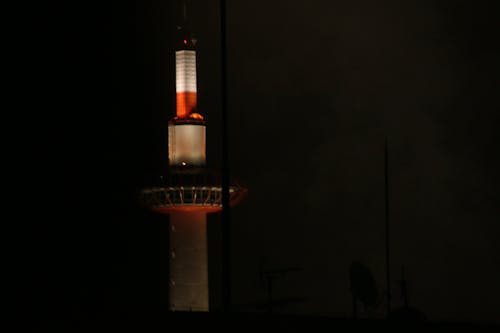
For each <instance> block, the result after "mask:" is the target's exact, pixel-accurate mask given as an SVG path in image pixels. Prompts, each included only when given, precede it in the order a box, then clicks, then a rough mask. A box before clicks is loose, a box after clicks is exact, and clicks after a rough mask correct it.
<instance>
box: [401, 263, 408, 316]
mask: <svg viewBox="0 0 500 333" xmlns="http://www.w3.org/2000/svg"><path fill="white" fill-rule="evenodd" d="M400 285H401V297H402V298H403V300H404V304H405V308H407V307H408V285H407V283H406V278H405V266H404V265H403V266H401V281H400Z"/></svg>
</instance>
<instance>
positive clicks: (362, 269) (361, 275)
mask: <svg viewBox="0 0 500 333" xmlns="http://www.w3.org/2000/svg"><path fill="white" fill-rule="evenodd" d="M349 279H350V282H351V293H352V297H353V302H356V301H360V302H361V303H363V305H364V306H365V308H366V307H376V306H377V305H378V290H377V285H376V283H375V279H374V278H373V275H372V273H371V272H370V269H369V268H368V267H366V266H365V265H363V264H361V263H360V262H357V261H355V262H353V263H352V264H351V267H350V269H349ZM354 305H355V304H354Z"/></svg>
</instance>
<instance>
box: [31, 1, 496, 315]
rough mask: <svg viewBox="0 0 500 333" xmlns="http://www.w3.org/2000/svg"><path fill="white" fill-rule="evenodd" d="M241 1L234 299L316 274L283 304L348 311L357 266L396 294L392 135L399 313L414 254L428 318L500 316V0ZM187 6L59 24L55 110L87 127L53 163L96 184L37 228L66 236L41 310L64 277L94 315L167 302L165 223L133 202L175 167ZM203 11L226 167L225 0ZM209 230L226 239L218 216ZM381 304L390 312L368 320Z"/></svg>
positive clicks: (298, 283)
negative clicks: (177, 81) (172, 143)
mask: <svg viewBox="0 0 500 333" xmlns="http://www.w3.org/2000/svg"><path fill="white" fill-rule="evenodd" d="M228 2H229V3H230V4H229V5H228V18H227V22H228V26H227V27H228V39H227V45H228V67H227V68H228V73H229V76H228V83H229V89H228V96H229V98H228V106H229V111H228V112H229V126H230V127H229V130H230V137H229V138H230V142H229V145H230V167H231V174H232V175H233V176H234V177H235V178H236V179H238V180H239V181H241V183H243V184H245V185H247V186H248V188H249V194H248V197H247V198H246V200H245V201H244V202H243V203H241V204H240V205H239V206H238V207H237V208H235V209H233V210H232V223H233V233H232V250H233V252H232V258H233V278H234V281H233V287H234V289H233V294H234V295H233V296H234V302H235V303H237V304H243V303H249V302H253V301H259V300H263V299H264V298H265V289H264V288H263V284H262V283H261V281H260V279H259V269H260V268H261V267H263V268H265V269H271V268H286V267H292V266H293V267H295V266H297V267H302V268H303V271H301V272H297V273H291V274H290V275H287V276H286V277H285V278H284V279H282V280H279V283H278V284H277V287H276V296H277V297H288V296H303V297H306V298H307V299H308V301H306V302H303V303H297V304H290V305H287V306H284V307H282V308H280V311H282V312H285V313H300V314H327V315H333V316H348V315H350V313H351V299H350V293H349V277H348V269H349V266H350V264H351V262H353V261H360V262H362V263H363V264H365V265H366V266H368V267H369V268H370V269H371V271H372V273H373V276H374V278H375V280H376V282H377V287H378V289H379V292H381V293H382V292H383V291H384V289H385V265H384V263H385V261H384V251H385V249H384V178H383V175H384V169H383V166H384V155H383V147H384V136H386V135H387V136H388V138H389V169H390V218H391V228H392V230H391V237H392V238H391V260H392V276H391V277H392V281H393V283H392V292H393V295H394V298H393V306H394V307H398V306H400V305H402V302H401V300H400V298H399V297H400V293H399V288H398V284H397V280H399V277H400V274H399V269H400V267H401V265H403V264H404V265H405V266H406V269H407V278H408V283H409V293H410V304H411V305H413V306H415V307H417V308H419V309H421V310H422V311H424V312H425V313H426V315H427V316H428V318H430V319H432V320H450V321H483V322H484V321H497V322H498V318H499V317H498V309H500V287H499V285H498V281H499V280H500V264H499V255H498V254H499V253H500V247H499V245H498V241H497V240H498V235H499V232H500V230H499V212H498V199H494V198H495V197H497V195H495V194H496V192H497V189H498V186H499V184H500V178H499V175H498V172H497V170H498V169H499V168H500V159H499V156H498V148H497V146H498V144H499V143H500V142H499V137H498V130H499V115H498V111H499V105H500V103H499V101H498V74H499V73H498V57H499V54H498V50H497V49H496V48H495V44H496V42H495V41H496V40H497V39H498V36H497V35H498V26H497V22H496V21H497V18H498V12H497V11H494V8H493V6H492V4H493V1H491V2H487V1H478V2H475V3H473V4H472V3H465V2H462V1H451V0H450V1H405V2H401V1H386V0H384V1H377V2H373V1H364V0H354V1H320V0H310V1H261V0H255V1H228ZM174 7H175V6H174V4H173V3H171V2H162V1H145V2H137V3H135V2H117V3H116V4H115V5H114V6H113V8H112V10H111V17H110V16H109V14H110V12H109V11H102V15H101V14H97V15H96V12H97V13H100V12H99V8H93V7H90V6H87V7H85V8H83V7H79V6H78V5H75V6H73V7H71V8H70V9H69V13H70V14H73V16H72V15H68V16H67V17H66V18H64V19H63V20H62V21H63V24H67V25H66V26H67V29H61V28H60V26H56V27H55V29H56V30H58V32H59V34H57V36H56V37H53V40H52V41H51V42H52V43H54V44H58V43H59V41H62V42H63V43H62V44H63V51H62V52H63V55H62V56H60V58H62V59H64V61H63V62H62V63H63V64H64V65H63V66H61V68H60V70H59V71H58V72H57V75H58V77H60V78H62V79H61V80H57V81H58V83H61V82H63V84H61V88H62V91H63V92H64V93H63V94H62V98H61V99H60V100H59V101H60V102H61V103H59V104H57V106H58V107H59V109H58V111H61V112H64V109H66V108H68V109H71V110H73V114H72V115H68V116H67V118H66V120H67V123H69V124H73V125H74V126H65V127H64V126H63V127H61V128H59V127H57V129H58V130H59V131H60V132H58V133H62V134H63V135H66V136H65V138H66V139H65V140H63V141H64V142H63V144H61V143H60V142H59V145H58V147H57V148H56V149H54V155H57V157H55V158H54V161H56V160H57V161H61V163H59V162H58V163H56V165H57V168H55V170H54V168H51V171H52V172H53V173H54V174H58V173H59V172H60V173H61V174H63V175H64V177H62V180H61V184H60V185H61V186H62V188H64V189H65V190H67V191H74V189H75V188H78V189H79V190H78V191H76V192H77V193H75V194H74V196H73V197H71V198H68V197H64V198H61V200H63V202H64V203H65V207H67V209H63V210H57V209H56V208H49V211H48V214H51V216H57V218H54V221H56V222H57V223H54V224H52V225H49V226H44V227H41V226H36V227H35V228H34V229H33V231H34V234H35V235H37V234H40V233H41V234H42V235H44V236H45V237H48V238H47V239H48V241H47V242H46V243H44V245H45V248H44V249H43V250H41V253H42V254H38V256H39V257H36V259H41V258H51V259H46V260H48V261H46V262H44V263H40V260H38V261H37V265H38V266H36V267H37V269H39V268H41V267H43V269H44V271H45V272H47V273H46V274H45V275H44V276H45V278H43V277H42V278H40V279H38V281H37V282H36V283H35V284H34V285H33V288H34V290H35V291H36V292H35V294H36V295H38V298H37V297H35V298H34V303H33V304H34V306H35V307H36V306H37V304H40V302H41V301H40V299H43V297H46V296H48V295H49V294H50V292H49V291H47V290H50V288H49V289H47V290H43V289H44V288H43V287H42V286H45V285H46V284H47V283H48V285H49V286H51V287H53V288H55V289H56V290H58V292H56V294H57V295H58V296H60V298H62V299H63V300H64V301H69V303H71V304H73V305H72V306H70V307H69V309H68V308H65V311H70V313H72V315H73V316H77V317H78V316H82V317H85V316H87V315H88V314H87V312H86V310H85V309H88V308H89V305H88V304H92V302H96V300H98V299H99V303H100V304H101V305H102V304H110V305H109V307H112V306H111V305H113V304H118V303H120V302H122V303H126V304H128V305H129V306H130V307H132V308H139V306H138V305H137V304H134V302H139V301H140V302H142V303H143V304H145V303H148V302H149V303H151V304H153V303H154V304H158V303H162V302H165V300H162V299H161V297H162V295H164V294H162V293H163V292H164V289H162V288H164V286H163V287H162V286H160V284H162V283H164V280H162V279H164V278H165V277H166V275H165V271H164V268H161V267H159V266H161V265H160V264H162V263H164V261H163V260H166V254H165V252H162V251H165V250H166V248H165V245H164V240H165V239H166V237H167V236H166V229H165V226H164V225H165V223H162V222H161V221H162V219H161V218H159V217H156V216H154V215H152V214H150V213H147V212H144V211H141V210H140V209H139V208H137V207H135V206H134V200H133V197H134V193H135V192H134V191H136V190H137V189H138V188H140V186H141V182H142V179H143V178H144V177H145V176H146V175H148V174H152V173H155V172H159V171H160V170H162V168H165V167H166V153H167V152H166V148H167V142H166V130H167V128H166V122H167V121H168V119H169V118H170V117H171V116H172V115H173V114H174V95H173V93H174V91H173V89H174V85H173V83H174V82H173V80H174V62H173V57H172V55H173V54H172V49H171V45H172V39H173V35H174V27H175V20H174V16H175V15H174V13H173V9H174ZM190 12H191V24H192V28H193V30H194V31H195V32H196V34H197V36H198V39H199V44H198V45H199V46H198V73H199V76H198V80H199V86H198V91H199V107H200V111H201V113H204V114H206V115H207V118H208V140H209V141H208V145H209V151H208V154H209V155H208V158H209V163H210V165H211V166H212V167H214V168H216V167H219V166H220V158H221V153H220V149H219V147H220V146H221V140H220V122H221V118H220V117H221V115H220V49H219V47H220V43H219V42H220V34H219V15H218V2H213V1H194V0H193V1H192V6H191V8H190ZM83 13H91V14H92V15H89V19H88V20H87V16H86V14H83ZM75 17H77V18H78V19H77V20H75V21H73V18H75ZM90 18H91V19H90ZM101 31H104V32H103V34H104V36H105V37H103V36H100V34H101ZM95 36H100V38H94V37H95ZM58 59H59V58H56V59H55V60H54V59H52V61H54V62H55V63H57V62H58ZM75 78H77V79H75ZM65 79H67V80H68V81H66V80H65ZM65 82H70V83H68V84H64V83H65ZM89 110H90V112H89ZM96 124H97V126H96ZM101 134H102V135H101ZM101 137H103V138H105V139H103V140H101V139H100V138H101ZM54 141H60V137H59V136H58V135H55V134H54V135H53V136H49V142H54ZM69 184H72V185H71V186H70V185H69ZM96 192H97V194H96ZM72 193H74V192H72ZM68 206H71V208H69V207H68ZM54 213H55V215H53V214H54ZM69 220H71V221H74V222H73V223H71V224H67V223H66V222H67V221H69ZM159 221H160V222H159ZM210 223H211V224H212V229H213V230H215V231H214V233H215V232H216V231H217V227H216V226H215V227H214V225H216V224H217V223H218V217H217V216H215V217H213V218H212V219H211V222H210ZM213 237H214V238H213V239H214V240H213V242H215V240H216V239H217V237H216V236H213ZM212 246H214V245H212ZM214 248H217V247H216V246H214ZM61 249H64V250H62V251H61ZM165 262H166V261H165ZM55 276H57V278H54V277H55ZM44 283H45V284H44ZM145 284H147V285H145ZM124 293H128V294H127V295H123V294H124ZM153 294H154V295H153ZM102 297H103V298H104V300H103V301H101V300H100V298H102ZM144 300H146V302H144ZM155 302H156V303H155ZM152 307H154V306H153V305H151V306H150V308H152ZM141 309H142V310H143V311H146V310H145V309H149V308H148V307H147V306H145V307H144V306H143V307H141ZM155 310H158V309H157V308H155ZM71 311H73V312H71ZM75 313H77V314H75ZM383 314H384V306H382V305H380V306H379V307H378V308H377V309H375V310H372V311H369V312H363V311H362V312H361V314H360V315H361V316H365V317H381V316H382V315H383Z"/></svg>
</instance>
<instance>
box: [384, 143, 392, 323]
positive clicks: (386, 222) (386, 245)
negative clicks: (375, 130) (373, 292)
mask: <svg viewBox="0 0 500 333" xmlns="http://www.w3.org/2000/svg"><path fill="white" fill-rule="evenodd" d="M388 154H389V152H388V139H387V136H386V137H385V145H384V161H385V163H384V171H385V264H386V278H387V281H386V282H387V286H386V288H387V316H389V314H390V312H391V274H390V272H391V270H390V267H391V265H390V257H389V244H390V242H389V235H390V234H389V166H388Z"/></svg>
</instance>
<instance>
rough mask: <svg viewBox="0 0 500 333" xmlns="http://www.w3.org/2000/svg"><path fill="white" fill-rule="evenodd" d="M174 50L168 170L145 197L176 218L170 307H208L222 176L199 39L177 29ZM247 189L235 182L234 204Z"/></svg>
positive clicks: (146, 201)
mask: <svg viewBox="0 0 500 333" xmlns="http://www.w3.org/2000/svg"><path fill="white" fill-rule="evenodd" d="M183 9H184V11H183V12H184V13H183V16H184V20H183V21H184V22H185V17H186V8H185V6H184V8H183ZM174 50H175V79H176V85H175V86H176V114H175V116H174V117H173V118H172V119H171V120H170V121H169V122H168V171H167V172H166V173H165V174H164V175H161V176H159V177H158V178H157V179H156V180H155V182H154V184H152V185H151V186H148V187H145V188H143V189H142V191H141V195H140V197H141V201H142V203H143V205H145V206H146V207H147V208H148V209H151V210H153V211H155V212H158V213H161V214H167V215H168V216H169V218H170V228H169V243H170V248H169V252H170V253H169V272H170V277H169V309H170V310H172V311H208V310H209V288H208V258H207V214H208V213H214V212H218V211H220V210H221V209H222V187H221V185H220V184H221V175H219V174H217V173H216V172H214V171H211V170H209V169H208V168H207V166H206V128H207V124H206V121H205V117H204V116H203V115H202V114H201V113H199V112H198V108H197V79H196V39H195V38H194V37H193V36H192V34H191V33H190V31H188V30H187V29H185V27H182V26H180V27H178V29H177V41H176V44H175V47H174ZM245 192H246V189H244V188H242V187H240V186H238V185H236V184H231V185H230V186H229V196H230V197H229V201H230V204H231V205H234V204H235V203H237V202H238V201H239V200H240V199H241V198H242V196H243V194H244V193H245Z"/></svg>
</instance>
